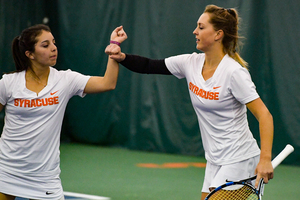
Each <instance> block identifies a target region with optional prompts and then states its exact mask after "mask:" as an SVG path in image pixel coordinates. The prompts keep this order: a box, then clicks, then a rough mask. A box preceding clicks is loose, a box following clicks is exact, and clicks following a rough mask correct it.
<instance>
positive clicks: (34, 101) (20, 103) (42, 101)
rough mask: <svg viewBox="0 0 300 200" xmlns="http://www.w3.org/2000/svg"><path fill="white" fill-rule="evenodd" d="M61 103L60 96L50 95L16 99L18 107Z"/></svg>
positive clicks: (15, 103)
mask: <svg viewBox="0 0 300 200" xmlns="http://www.w3.org/2000/svg"><path fill="white" fill-rule="evenodd" d="M55 104H59V101H58V96H55V97H49V98H44V99H31V100H29V99H15V100H14V105H15V106H18V107H25V108H26V107H28V108H31V107H41V106H51V105H55Z"/></svg>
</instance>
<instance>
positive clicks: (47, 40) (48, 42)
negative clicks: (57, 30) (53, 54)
mask: <svg viewBox="0 0 300 200" xmlns="http://www.w3.org/2000/svg"><path fill="white" fill-rule="evenodd" d="M52 41H55V38H53V40H52ZM44 42H47V43H49V40H44V41H41V43H44Z"/></svg>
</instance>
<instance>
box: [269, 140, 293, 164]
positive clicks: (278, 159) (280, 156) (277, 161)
mask: <svg viewBox="0 0 300 200" xmlns="http://www.w3.org/2000/svg"><path fill="white" fill-rule="evenodd" d="M293 151H294V147H293V146H292V145H290V144H288V145H286V147H285V148H284V149H283V150H282V151H281V152H280V153H279V154H278V155H277V156H276V157H275V158H274V159H273V160H272V166H273V168H274V169H275V168H276V167H277V166H278V165H279V164H280V163H281V162H282V161H283V160H284V159H285V158H286V157H287V156H288V155H290V154H291V153H292V152H293Z"/></svg>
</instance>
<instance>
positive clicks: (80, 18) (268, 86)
mask: <svg viewBox="0 0 300 200" xmlns="http://www.w3.org/2000/svg"><path fill="white" fill-rule="evenodd" d="M20 2H21V3H20ZM208 4H216V5H218V6H222V7H225V8H230V7H234V8H236V9H237V10H238V11H239V14H240V17H241V19H242V20H241V24H240V34H241V35H242V36H244V38H245V39H242V42H243V43H244V45H243V48H242V50H241V55H242V57H243V58H244V59H245V60H246V61H248V62H249V65H250V73H251V75H252V79H253V81H254V82H255V84H256V86H257V90H258V92H259V94H260V96H261V98H262V100H263V101H264V102H265V104H266V105H267V107H268V108H269V110H270V111H271V113H272V115H273V118H274V123H275V137H274V148H273V153H274V155H276V154H278V153H279V151H280V150H281V149H282V148H284V146H285V145H286V144H287V143H290V144H292V145H293V146H294V147H295V149H296V151H295V153H293V154H292V155H291V156H290V157H289V158H288V159H287V160H286V163H289V164H294V165H300V153H299V152H300V151H299V150H300V136H299V132H300V123H299V122H300V116H299V114H298V113H299V112H300V95H299V94H298V91H299V89H300V80H299V78H298V77H299V75H300V70H299V67H298V63H299V62H300V58H299V56H298V55H299V46H300V44H299V41H298V36H299V27H300V26H299V23H300V16H299V14H298V10H299V9H300V2H299V3H298V2H297V1H284V2H283V1H279V0H275V1H274V0H273V1H271V0H264V1H260V0H249V1H243V0H215V1H204V0H203V1H200V0H197V1H196V0H186V1H177V0H165V1H161V0H115V1H108V0H89V1H83V0H59V1H58V0H56V1H50V0H39V1H38V0H36V1H32V0H30V1H29V0H24V1H17V0H12V1H5V0H1V8H0V10H1V13H0V22H1V23H0V45H1V46H0V51H1V56H0V71H1V73H2V72H8V71H12V70H13V69H14V68H13V62H12V56H11V54H10V43H11V41H12V39H13V37H14V36H16V35H18V34H19V33H20V31H21V30H22V29H23V28H25V27H27V26H29V25H33V24H35V23H42V22H43V19H44V17H48V18H49V23H48V25H49V26H50V27H51V29H52V32H53V34H54V36H55V37H56V41H57V44H58V50H59V57H58V63H57V66H56V67H57V68H58V69H72V70H74V71H78V72H80V73H83V74H88V75H103V74H104V72H105V69H106V62H107V56H106V55H105V53H104V49H105V47H106V46H107V45H108V43H109V38H110V33H111V32H112V30H113V29H114V28H115V27H116V26H119V25H123V26H124V28H125V31H126V32H127V34H128V40H127V41H125V42H124V43H123V44H122V50H123V51H124V52H127V53H132V54H139V55H142V56H147V57H151V58H156V59H162V58H165V57H168V56H173V55H178V54H183V53H192V52H197V49H196V48H195V46H196V44H195V36H194V35H193V33H192V32H193V30H194V29H195V27H196V22H197V20H198V18H199V16H200V15H201V13H202V12H203V10H204V8H205V6H206V5H208ZM2 116H3V111H2ZM249 124H250V128H251V130H252V132H253V134H254V136H255V137H256V138H257V140H258V141H259V133H258V123H257V121H256V119H255V118H254V117H253V115H252V114H251V113H249ZM62 140H63V141H76V142H83V143H90V144H95V145H107V146H119V147H124V148H129V149H136V150H144V151H155V152H166V153H176V154H185V155H195V156H203V154H204V152H203V149H202V141H201V137H200V133H199V128H198V124H197V118H196V115H195V113H194V111H193V108H192V105H191V102H190V98H189V94H188V89H187V84H186V81H185V80H178V79H177V78H175V77H173V76H163V75H141V74H135V73H132V72H130V71H128V70H127V69H125V68H124V67H122V66H120V74H119V80H118V85H117V88H116V89H115V90H114V91H110V92H107V93H102V94H95V95H87V96H86V97H85V98H84V99H81V98H80V97H74V98H72V99H71V101H70V103H69V105H68V107H67V111H66V115H65V119H64V124H63V131H62Z"/></svg>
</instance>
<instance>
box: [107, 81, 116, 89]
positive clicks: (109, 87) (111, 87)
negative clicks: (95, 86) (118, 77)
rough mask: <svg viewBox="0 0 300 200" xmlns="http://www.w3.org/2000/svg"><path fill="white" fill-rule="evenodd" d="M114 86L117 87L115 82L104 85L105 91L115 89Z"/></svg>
mask: <svg viewBox="0 0 300 200" xmlns="http://www.w3.org/2000/svg"><path fill="white" fill-rule="evenodd" d="M116 87H117V83H114V84H110V85H108V86H107V87H106V91H111V90H114V89H116Z"/></svg>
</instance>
